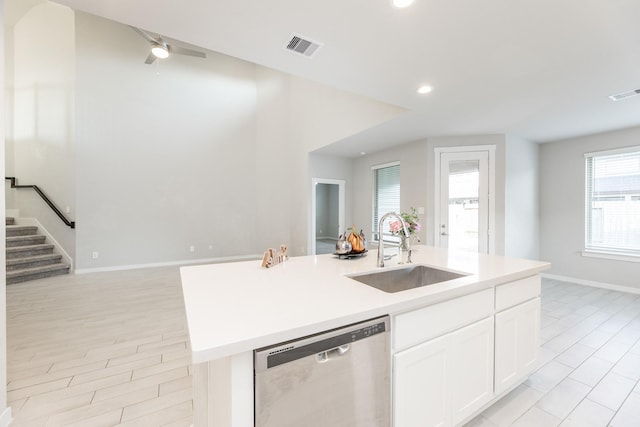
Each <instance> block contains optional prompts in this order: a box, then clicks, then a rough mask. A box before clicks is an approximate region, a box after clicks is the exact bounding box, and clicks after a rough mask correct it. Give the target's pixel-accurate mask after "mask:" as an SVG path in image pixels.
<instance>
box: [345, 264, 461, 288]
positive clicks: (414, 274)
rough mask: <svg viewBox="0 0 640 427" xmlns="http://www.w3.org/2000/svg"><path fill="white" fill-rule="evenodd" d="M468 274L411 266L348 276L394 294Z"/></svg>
mask: <svg viewBox="0 0 640 427" xmlns="http://www.w3.org/2000/svg"><path fill="white" fill-rule="evenodd" d="M464 276H468V274H462V273H454V272H453V271H447V270H440V269H438V268H433V267H427V266H424V265H411V266H409V267H403V268H396V269H393V270H381V271H376V272H374V273H366V274H358V275H353V276H348V277H349V278H351V279H353V280H357V281H358V282H361V283H364V284H365V285H369V286H373V287H374V288H376V289H380V290H381V291H385V292H389V293H394V292H400V291H406V290H407V289H414V288H420V287H422V286H428V285H435V284H436V283H441V282H446V281H447V280H453V279H458V278H460V277H464Z"/></svg>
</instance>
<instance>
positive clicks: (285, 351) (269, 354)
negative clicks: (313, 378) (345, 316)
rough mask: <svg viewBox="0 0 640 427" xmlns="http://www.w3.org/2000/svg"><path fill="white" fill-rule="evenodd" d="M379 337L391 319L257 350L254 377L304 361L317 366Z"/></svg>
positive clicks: (369, 322) (371, 321)
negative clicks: (288, 364) (308, 358)
mask: <svg viewBox="0 0 640 427" xmlns="http://www.w3.org/2000/svg"><path fill="white" fill-rule="evenodd" d="M379 334H385V335H388V334H389V316H381V317H377V318H374V319H370V320H367V321H365V322H360V323H355V324H351V325H349V326H346V327H343V328H339V329H334V330H331V331H326V332H323V333H320V334H316V335H311V336H308V337H305V338H301V339H299V340H294V341H288V342H284V343H281V344H277V345H275V346H270V347H264V348H261V349H257V350H254V352H253V353H254V369H255V373H256V374H257V373H260V372H264V371H266V370H267V369H271V368H275V367H277V366H280V365H284V364H286V363H290V362H293V361H296V360H298V359H302V358H305V357H312V358H315V359H316V360H317V361H318V362H321V361H326V360H329V359H332V358H336V357H340V356H342V355H344V354H345V353H347V352H349V349H350V348H351V346H352V345H354V343H356V342H358V341H361V340H366V339H369V338H372V337H374V336H376V335H379Z"/></svg>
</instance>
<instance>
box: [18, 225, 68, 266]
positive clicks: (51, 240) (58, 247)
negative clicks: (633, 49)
mask: <svg viewBox="0 0 640 427" xmlns="http://www.w3.org/2000/svg"><path fill="white" fill-rule="evenodd" d="M16 224H17V225H35V226H36V227H38V232H39V233H41V234H44V235H45V236H47V243H51V244H53V245H54V246H55V249H54V250H53V252H54V253H57V254H60V255H62V258H64V261H65V262H66V263H67V264H69V265H70V266H71V267H70V270H71V271H73V259H72V258H71V256H70V255H69V254H68V253H67V251H65V250H64V249H63V248H62V245H61V244H60V243H58V241H57V240H56V239H54V238H53V236H52V235H51V233H49V232H48V231H47V229H46V228H44V227H43V226H42V224H40V221H38V220H37V219H36V218H16Z"/></svg>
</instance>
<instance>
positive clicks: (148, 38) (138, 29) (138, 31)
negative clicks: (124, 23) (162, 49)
mask: <svg viewBox="0 0 640 427" xmlns="http://www.w3.org/2000/svg"><path fill="white" fill-rule="evenodd" d="M129 26H130V27H131V29H133V31H135V32H136V33H138V34H140V35H141V36H142V37H143V38H144V39H145V40H146V41H148V42H149V43H158V40H159V39H155V38H153V37H151V36H150V35H149V34H148V33H147V32H146V31H142V30H141V29H140V28H136V27H134V26H133V25H129Z"/></svg>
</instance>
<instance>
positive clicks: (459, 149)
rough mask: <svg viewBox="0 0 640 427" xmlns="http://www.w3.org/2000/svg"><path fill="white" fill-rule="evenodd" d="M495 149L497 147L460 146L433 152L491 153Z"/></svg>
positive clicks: (438, 148)
mask: <svg viewBox="0 0 640 427" xmlns="http://www.w3.org/2000/svg"><path fill="white" fill-rule="evenodd" d="M495 149H496V146H495V145H459V146H455V147H434V149H433V151H434V152H435V153H436V154H440V153H460V152H474V151H491V150H495Z"/></svg>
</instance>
